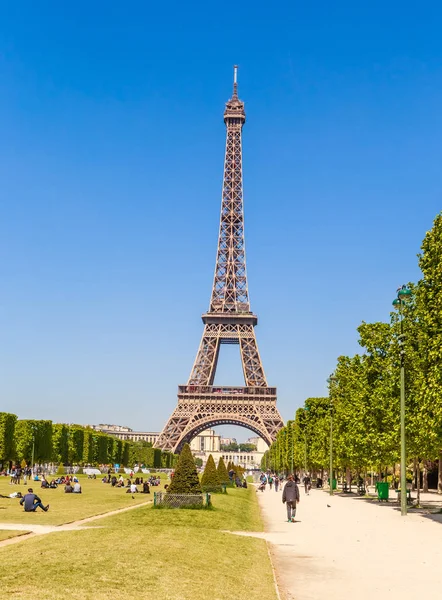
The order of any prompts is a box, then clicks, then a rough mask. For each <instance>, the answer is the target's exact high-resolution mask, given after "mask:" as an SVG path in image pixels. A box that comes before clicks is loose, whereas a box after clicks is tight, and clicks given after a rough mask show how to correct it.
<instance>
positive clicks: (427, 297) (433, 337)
mask: <svg viewBox="0 0 442 600" xmlns="http://www.w3.org/2000/svg"><path fill="white" fill-rule="evenodd" d="M421 249H422V253H421V254H420V255H419V267H420V269H421V271H422V279H421V280H420V281H419V284H418V289H417V298H416V303H417V312H418V318H419V321H420V326H421V329H422V338H421V349H420V354H421V356H422V357H424V360H423V364H422V373H421V377H422V383H421V386H420V393H419V396H420V398H419V400H420V406H421V411H422V417H423V420H424V421H426V435H427V445H428V446H429V451H430V453H431V456H427V458H433V457H436V456H438V457H439V477H438V492H439V494H442V369H441V365H442V272H441V268H440V265H441V256H442V213H439V214H438V215H437V216H436V218H435V220H434V223H433V227H432V228H431V229H430V231H427V234H426V235H425V238H424V240H423V242H422V247H421Z"/></svg>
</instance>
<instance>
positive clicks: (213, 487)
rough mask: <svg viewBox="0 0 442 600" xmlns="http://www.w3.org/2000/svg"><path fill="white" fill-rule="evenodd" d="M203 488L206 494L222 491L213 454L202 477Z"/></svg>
mask: <svg viewBox="0 0 442 600" xmlns="http://www.w3.org/2000/svg"><path fill="white" fill-rule="evenodd" d="M201 487H202V488H203V490H204V491H205V492H220V491H221V483H220V480H219V477H218V472H217V470H216V466H215V461H214V460H213V456H212V455H211V454H209V458H208V459H207V463H206V468H205V469H204V473H203V476H202V477H201Z"/></svg>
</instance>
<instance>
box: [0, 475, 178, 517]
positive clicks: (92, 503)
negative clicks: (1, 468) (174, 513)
mask: <svg viewBox="0 0 442 600" xmlns="http://www.w3.org/2000/svg"><path fill="white" fill-rule="evenodd" d="M79 479H80V483H81V487H82V494H65V493H64V486H62V485H61V486H59V487H58V488H57V489H56V490H51V489H41V487H40V486H41V484H40V482H38V481H33V482H32V483H31V484H29V483H28V484H27V485H23V484H21V485H10V484H9V478H7V477H2V478H1V479H0V494H2V495H4V496H6V495H9V494H10V493H11V492H17V491H20V492H21V493H22V494H25V493H26V491H27V489H28V487H32V488H33V490H34V492H35V493H36V494H37V495H38V496H40V498H41V500H42V502H43V504H45V505H46V504H49V505H50V508H49V511H48V512H46V513H45V512H43V511H41V510H40V509H39V508H38V509H37V510H36V512H35V513H25V512H24V510H23V507H21V506H20V500H19V499H18V498H0V523H32V524H34V525H35V524H38V525H61V524H62V523H71V522H72V521H76V520H78V519H84V518H86V517H91V516H93V515H98V514H101V513H105V512H109V511H111V510H116V509H118V508H124V507H126V506H132V505H133V504H139V503H141V502H146V501H148V500H150V499H153V493H151V494H135V495H134V498H132V494H126V488H113V487H112V486H111V485H109V484H106V483H101V479H88V478H87V477H84V476H82V477H80V478H79ZM166 482H167V480H165V479H163V480H162V484H161V486H158V487H155V488H151V490H152V491H153V490H160V489H163V486H164V483H166ZM138 489H140V490H141V489H142V486H138Z"/></svg>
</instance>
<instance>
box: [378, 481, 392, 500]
mask: <svg viewBox="0 0 442 600" xmlns="http://www.w3.org/2000/svg"><path fill="white" fill-rule="evenodd" d="M376 490H377V492H378V500H379V502H380V501H381V500H385V502H387V501H388V494H389V490H390V484H389V483H388V482H386V481H378V482H377V484H376Z"/></svg>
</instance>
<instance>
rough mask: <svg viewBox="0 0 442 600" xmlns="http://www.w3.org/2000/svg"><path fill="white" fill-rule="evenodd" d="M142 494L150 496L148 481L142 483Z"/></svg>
mask: <svg viewBox="0 0 442 600" xmlns="http://www.w3.org/2000/svg"><path fill="white" fill-rule="evenodd" d="M143 494H150V485H149V482H148V481H145V482H144V483H143Z"/></svg>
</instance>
